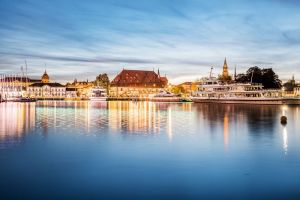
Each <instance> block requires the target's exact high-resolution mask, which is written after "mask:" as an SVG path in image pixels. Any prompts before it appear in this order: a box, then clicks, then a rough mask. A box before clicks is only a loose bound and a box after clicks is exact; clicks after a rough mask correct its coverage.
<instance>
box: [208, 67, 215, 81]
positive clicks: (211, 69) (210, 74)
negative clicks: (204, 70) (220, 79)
mask: <svg viewBox="0 0 300 200" xmlns="http://www.w3.org/2000/svg"><path fill="white" fill-rule="evenodd" d="M213 69H214V67H213V66H212V67H211V68H210V73H209V78H210V79H211V77H212V71H213Z"/></svg>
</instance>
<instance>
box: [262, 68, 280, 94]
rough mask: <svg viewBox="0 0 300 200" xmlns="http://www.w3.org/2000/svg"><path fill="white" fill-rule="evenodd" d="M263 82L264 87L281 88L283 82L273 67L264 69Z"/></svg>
mask: <svg viewBox="0 0 300 200" xmlns="http://www.w3.org/2000/svg"><path fill="white" fill-rule="evenodd" d="M262 84H263V86H264V88H275V89H278V88H281V87H282V83H281V80H280V79H279V77H278V75H277V74H276V73H275V72H274V71H273V69H272V68H269V69H263V70H262Z"/></svg>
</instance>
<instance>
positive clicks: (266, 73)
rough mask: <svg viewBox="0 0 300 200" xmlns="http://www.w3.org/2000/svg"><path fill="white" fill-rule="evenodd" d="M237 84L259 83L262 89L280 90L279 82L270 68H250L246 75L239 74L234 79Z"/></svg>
mask: <svg viewBox="0 0 300 200" xmlns="http://www.w3.org/2000/svg"><path fill="white" fill-rule="evenodd" d="M236 82H237V83H249V82H251V83H260V84H262V85H263V86H264V88H266V89H268V88H274V89H278V88H281V86H282V85H281V80H280V79H279V78H278V75H277V74H276V73H275V72H274V71H273V69H272V68H267V69H260V68H259V67H257V66H255V67H251V68H249V69H248V70H247V72H246V74H239V75H238V76H237V78H236Z"/></svg>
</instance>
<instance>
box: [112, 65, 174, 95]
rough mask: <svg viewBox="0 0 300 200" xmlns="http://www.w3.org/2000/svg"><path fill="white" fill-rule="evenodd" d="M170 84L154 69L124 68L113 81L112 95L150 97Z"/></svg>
mask: <svg viewBox="0 0 300 200" xmlns="http://www.w3.org/2000/svg"><path fill="white" fill-rule="evenodd" d="M167 84H168V79H167V78H166V77H161V76H160V75H159V72H158V73H155V72H154V71H144V70H126V69H123V70H122V71H121V72H120V73H119V74H118V75H117V76H116V77H115V78H114V79H113V81H112V82H111V85H110V89H109V96H110V97H149V96H150V95H153V94H157V93H158V92H159V91H160V89H162V88H165V87H166V86H167Z"/></svg>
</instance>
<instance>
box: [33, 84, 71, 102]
mask: <svg viewBox="0 0 300 200" xmlns="http://www.w3.org/2000/svg"><path fill="white" fill-rule="evenodd" d="M27 94H28V96H29V97H30V98H35V99H64V98H65V97H66V87H65V86H63V85H61V84H60V83H34V84H32V85H30V86H29V87H28V88H27Z"/></svg>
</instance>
